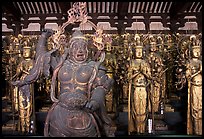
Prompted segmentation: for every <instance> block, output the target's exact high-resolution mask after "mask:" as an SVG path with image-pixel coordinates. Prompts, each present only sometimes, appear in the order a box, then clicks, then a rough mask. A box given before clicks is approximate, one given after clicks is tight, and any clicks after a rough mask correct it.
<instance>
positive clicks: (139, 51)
mask: <svg viewBox="0 0 204 139" xmlns="http://www.w3.org/2000/svg"><path fill="white" fill-rule="evenodd" d="M136 58H142V48H137V49H136Z"/></svg>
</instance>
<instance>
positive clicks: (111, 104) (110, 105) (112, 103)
mask: <svg viewBox="0 0 204 139" xmlns="http://www.w3.org/2000/svg"><path fill="white" fill-rule="evenodd" d="M112 51H113V50H112V48H111V43H110V42H108V43H107V45H106V57H105V60H104V66H105V67H106V69H107V71H106V75H107V76H108V77H109V78H110V79H113V80H115V74H116V71H117V61H116V56H115V55H114V54H113V53H112ZM114 93H116V92H115V85H113V87H111V89H110V91H109V92H108V93H107V94H106V97H105V98H106V100H105V103H106V110H107V112H108V113H109V114H113V117H115V114H116V105H117V102H116V94H114Z"/></svg>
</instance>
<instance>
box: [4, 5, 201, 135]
mask: <svg viewBox="0 0 204 139" xmlns="http://www.w3.org/2000/svg"><path fill="white" fill-rule="evenodd" d="M79 31H80V32H81V33H83V35H84V37H86V39H84V40H88V41H87V42H88V49H87V51H88V54H89V55H88V56H87V59H88V61H93V63H94V62H95V63H97V64H98V63H99V64H98V65H97V64H95V65H92V66H90V67H89V65H90V64H88V65H87V66H86V67H82V68H78V67H77V66H76V67H74V66H75V65H76V63H75V64H72V65H71V66H70V65H67V67H68V68H69V72H67V73H69V74H67V73H63V71H64V72H65V71H66V70H67V69H65V70H63V68H62V69H60V70H59V72H57V75H56V70H55V68H56V67H54V66H53V65H54V64H55V63H56V64H59V63H60V62H61V61H62V60H61V59H60V58H61V57H62V59H63V58H67V59H68V58H69V53H68V54H67V51H66V50H67V49H74V48H72V47H70V46H69V45H71V44H72V43H69V41H70V42H71V40H74V39H72V37H73V38H74V33H73V32H79ZM43 33H44V36H45V35H48V36H46V37H47V41H42V37H43ZM49 33H50V34H49ZM75 35H76V34H75ZM84 37H81V36H78V39H79V38H82V39H83V38H84ZM75 43H76V44H77V41H76V42H75ZM78 43H79V44H78V45H83V43H82V42H80V41H78ZM43 46H44V48H41V47H43ZM73 46H76V47H77V45H73ZM70 51H71V50H70ZM70 51H69V52H70ZM76 51H77V50H76ZM43 54H45V55H43ZM65 54H67V55H68V56H67V57H65V56H64V55H65ZM74 54H75V53H74V52H73V53H72V55H74ZM70 55H71V53H70ZM81 55H82V54H79V59H80V58H81V57H80V56H81ZM76 57H78V55H77V54H76ZM53 59H54V60H53ZM39 60H40V61H39ZM60 60H61V61H60ZM68 61H69V60H65V62H64V64H63V65H62V64H61V66H62V67H65V66H66V64H67V63H69V62H68ZM76 61H77V59H76ZM57 62H58V63H57ZM53 63H54V64H53ZM40 64H41V66H42V67H37V66H38V65H40ZM81 65H82V66H83V64H81ZM81 65H80V64H78V66H81ZM58 66H59V65H58ZM97 66H98V67H97ZM48 67H49V68H48ZM52 68H53V69H52ZM57 68H58V67H57ZM76 68H78V70H75V69H76ZM89 68H90V69H94V70H93V73H95V74H90V75H89V72H92V70H87V69H89ZM101 70H103V71H105V72H103V73H104V77H106V78H103V77H102V76H101V79H102V78H103V79H104V80H101V81H100V82H99V83H98V84H100V85H101V86H100V87H101V88H103V89H104V90H105V91H104V97H99V98H100V99H99V101H100V102H104V103H103V107H104V108H105V109H104V111H105V113H107V115H108V117H109V118H110V119H111V121H112V126H111V128H107V129H108V130H107V131H108V132H106V130H105V128H104V130H102V131H101V130H100V124H101V123H103V120H102V121H100V122H96V123H95V124H96V125H97V124H98V125H99V126H96V127H99V128H96V129H97V132H94V131H95V129H94V130H93V131H92V130H91V128H90V131H89V130H88V129H87V131H85V126H86V124H88V123H86V122H87V119H86V118H87V117H86V116H87V115H91V114H86V115H83V114H84V113H88V112H87V111H85V112H84V111H82V112H78V111H77V110H76V111H77V112H76V113H74V111H73V109H74V108H72V109H71V110H69V112H70V111H71V114H70V113H69V112H66V113H67V114H66V113H65V112H61V113H60V112H58V114H55V115H58V117H55V120H56V119H57V120H56V121H55V122H53V123H50V124H49V122H52V119H50V120H47V119H48V117H51V118H52V117H53V115H52V113H51V111H53V112H54V110H53V109H54V105H58V100H59V103H61V100H63V96H62V95H64V94H63V93H62V92H63V89H65V90H66V89H67V88H68V90H69V89H70V90H71V88H72V89H73V88H74V89H75V91H76V92H75V94H76V93H78V92H77V90H78V89H77V87H78V88H79V90H80V89H81V90H80V91H81V92H83V91H84V90H88V91H89V89H90V88H91V89H93V90H94V89H96V90H97V87H96V86H97V84H94V83H95V82H96V80H100V78H99V77H96V78H94V77H95V76H98V73H97V72H99V71H101ZM71 72H72V73H71ZM34 74H38V75H36V76H35V77H36V78H35V77H33V76H34ZM60 75H63V76H64V77H60ZM68 75H70V78H72V79H71V80H70V81H67V83H66V81H64V80H65V78H66V77H67V79H68ZM56 76H57V77H56ZM86 76H87V77H88V76H91V77H89V78H90V79H89V80H87V84H86V83H84V82H85V80H86V79H84V78H85V77H86ZM93 76H94V77H93ZM87 77H86V78H87ZM31 78H33V80H35V81H34V82H31V81H30V80H32V79H31ZM34 78H35V79H34ZM91 79H92V80H91ZM105 79H107V81H108V79H110V80H111V81H113V82H108V83H106V82H105ZM33 80H32V81H33ZM80 81H81V82H80ZM83 81H84V82H83ZM25 82H26V83H25ZM23 83H24V84H23ZM82 84H83V85H82ZM90 84H91V85H92V86H91V85H90ZM1 85H2V87H1V88H2V92H1V96H2V105H1V106H2V135H3V136H37V137H38V136H46V135H48V134H49V136H61V135H62V136H92V135H95V134H97V135H99V134H98V132H99V131H101V132H100V133H101V134H100V135H101V136H105V135H110V136H111V135H112V134H111V133H112V131H113V134H114V136H115V137H120V136H126V137H129V136H131V137H132V136H135V137H138V136H148V137H151V136H159V137H160V136H161V137H171V136H178V137H181V136H182V137H183V136H184V137H189V136H193V137H197V136H202V2H193V1H186V2H185V1H181V2H179V1H163V2H162V1H151V2H150V1H143V2H142V1H140V2H116V1H115V2H108V1H106V2H48V1H46V2H24V1H22V2H20V1H19V2H18V1H13V2H11V1H8V2H7V1H4V2H3V3H2V82H1ZM66 85H67V86H66ZM77 85H78V86H77ZM86 85H87V86H86ZM53 86H55V87H54V88H55V89H53ZM76 86H77V87H76ZM90 86H91V87H90ZM107 86H110V87H109V88H108V87H107ZM63 87H64V88H63ZM94 87H95V88H94ZM105 87H107V88H108V89H107V88H105ZM53 90H54V91H53ZM53 92H54V93H53ZM69 92H71V91H67V92H65V93H68V94H69ZM72 92H74V91H73V90H72ZM93 92H94V91H93ZM95 92H96V93H97V91H95ZM87 94H88V93H87ZM91 94H92V95H94V93H91ZM98 94H99V93H98ZM88 95H90V94H88ZM68 96H72V97H73V96H77V97H76V98H74V99H73V98H71V99H69V98H68ZM95 96H97V95H95ZM53 98H55V99H53ZM64 98H65V97H64ZM81 98H84V96H83V97H81V96H80V95H79V94H77V95H67V96H66V99H67V101H66V100H65V101H66V102H67V103H71V102H72V101H73V105H74V106H75V105H82V104H80V103H82V101H83V102H84V100H80V99H81ZM87 98H88V97H87ZM94 98H95V99H96V100H94V103H93V106H101V105H102V104H101V103H99V101H97V100H98V98H97V97H93V98H91V99H90V100H89V99H87V103H88V102H89V101H90V102H91V100H92V99H94ZM103 98H104V100H103ZM56 100H57V101H56ZM74 100H76V101H74ZM78 100H80V101H78ZM89 104H91V103H89ZM94 104H98V105H94ZM73 105H72V107H74V106H73ZM60 106H61V105H59V106H58V107H60ZM69 106H70V104H69V105H68V104H67V105H66V104H64V103H63V109H65V108H68V109H69ZM84 106H85V105H84ZM86 106H87V105H86ZM92 108H94V107H92ZM98 109H99V108H98V107H96V111H94V112H92V118H93V117H95V116H96V113H97V110H98ZM101 109H102V108H100V109H99V110H101ZM74 110H75V109H74ZM94 110H95V109H94ZM48 113H49V114H48ZM53 114H54V113H53ZM80 114H81V115H82V116H81V118H80V117H79V115H80ZM62 115H63V116H62ZM71 116H72V117H74V116H76V117H75V118H76V119H77V118H78V120H77V121H78V123H77V122H75V121H74V119H71V120H70V119H69V118H66V117H71ZM77 116H78V117H77ZM60 117H62V119H63V118H65V120H64V121H66V122H67V123H66V125H63V127H64V128H62V123H63V122H62V121H63V120H62V121H61V122H57V121H58V120H59V119H60ZM96 117H97V116H96ZM98 118H100V116H98V117H97V118H96V121H97V119H98ZM66 119H67V120H66ZM81 121H82V122H81ZM92 121H93V120H92ZM60 123H61V125H60ZM79 123H81V125H78V124H79ZM89 124H90V127H91V123H89ZM48 125H49V126H48ZM56 125H58V126H59V127H58V128H55V130H57V131H56V132H54V128H53V127H54V126H56ZM92 126H93V127H95V125H92ZM71 127H72V130H73V131H72V132H68V131H69V129H71ZM104 127H105V126H104ZM52 128H53V129H52ZM61 128H62V129H61ZM75 128H77V129H78V130H80V132H78V131H77V132H75V130H76V129H75ZM82 128H83V130H82ZM45 130H48V131H49V132H48V134H47V133H45ZM52 130H53V131H52ZM65 130H66V132H64V131H65ZM61 131H63V133H62V132H61ZM58 132H59V133H58ZM84 132H86V135H84V134H85V133H84ZM109 132H111V133H109ZM65 133H66V134H65ZM83 133H84V134H83Z"/></svg>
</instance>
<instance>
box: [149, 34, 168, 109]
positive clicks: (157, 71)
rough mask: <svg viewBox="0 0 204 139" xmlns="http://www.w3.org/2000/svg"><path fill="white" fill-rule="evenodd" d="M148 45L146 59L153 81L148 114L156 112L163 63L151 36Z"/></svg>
mask: <svg viewBox="0 0 204 139" xmlns="http://www.w3.org/2000/svg"><path fill="white" fill-rule="evenodd" d="M149 44H150V53H149V55H148V56H147V59H148V61H149V63H150V67H151V76H152V78H153V79H154V80H153V81H152V83H151V94H150V100H151V103H149V112H158V111H159V104H160V101H161V92H162V84H163V80H162V75H163V73H164V70H163V61H162V57H161V56H160V55H159V54H158V53H157V46H156V39H155V38H154V36H153V35H150V36H149Z"/></svg>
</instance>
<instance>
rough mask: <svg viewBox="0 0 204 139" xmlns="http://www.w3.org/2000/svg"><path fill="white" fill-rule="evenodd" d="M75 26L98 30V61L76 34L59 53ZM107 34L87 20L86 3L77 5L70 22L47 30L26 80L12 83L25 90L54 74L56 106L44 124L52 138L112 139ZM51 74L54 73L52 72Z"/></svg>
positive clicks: (53, 84) (81, 38)
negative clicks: (49, 42)
mask: <svg viewBox="0 0 204 139" xmlns="http://www.w3.org/2000/svg"><path fill="white" fill-rule="evenodd" d="M75 22H80V23H81V24H83V23H90V24H91V25H93V28H94V29H95V30H96V33H95V34H94V35H93V45H94V46H96V48H97V50H98V51H97V52H96V55H97V56H98V58H97V60H90V59H89V57H88V40H87V39H86V38H85V37H84V35H83V34H82V32H81V31H80V30H76V31H75V32H74V33H73V35H72V37H71V39H70V40H69V46H68V47H65V46H64V53H63V54H62V55H60V54H59V53H57V51H58V50H59V47H60V45H59V44H60V42H59V40H60V36H61V35H63V33H64V30H65V27H66V26H67V25H69V24H74V23H75ZM104 36H105V35H104V34H103V31H102V30H101V29H98V28H96V26H95V25H94V24H93V23H92V22H90V21H89V20H87V13H86V3H84V2H77V3H74V4H73V7H72V8H71V9H70V10H68V21H67V22H66V23H64V24H63V25H62V26H61V27H59V28H58V30H57V31H56V32H54V31H53V30H52V29H44V31H43V32H42V35H41V37H40V38H39V41H38V44H37V47H36V57H35V59H36V62H35V64H34V66H33V68H32V69H31V70H30V72H29V75H27V76H26V77H25V78H24V80H17V81H15V82H12V84H13V85H16V86H21V87H23V89H24V90H26V87H28V86H27V85H28V84H31V83H33V82H35V81H36V80H37V79H38V78H39V77H41V75H45V76H46V77H49V76H50V73H52V76H51V77H52V81H51V93H50V94H51V100H52V101H53V102H54V103H53V105H52V107H51V108H50V110H49V112H48V114H47V118H46V121H45V127H44V135H45V136H53V137H100V136H108V137H113V136H114V132H115V128H114V126H113V122H112V121H111V119H110V118H109V117H108V115H107V113H106V109H105V105H104V101H105V94H106V93H107V92H108V91H109V89H110V87H111V86H112V84H113V82H114V81H113V80H112V79H110V78H109V77H108V76H107V75H106V68H104V67H103V66H102V65H101V63H102V62H103V61H104V58H105V52H104V51H103V49H104V44H105V43H106V42H105V41H104V40H106V39H104ZM49 37H52V39H53V49H52V50H50V51H47V49H46V46H47V39H48V38H49ZM50 71H52V72H50ZM57 80H58V82H60V93H59V94H60V95H59V96H58V97H56V96H57V95H55V93H56V92H55V91H56V88H55V87H56V81H57Z"/></svg>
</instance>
